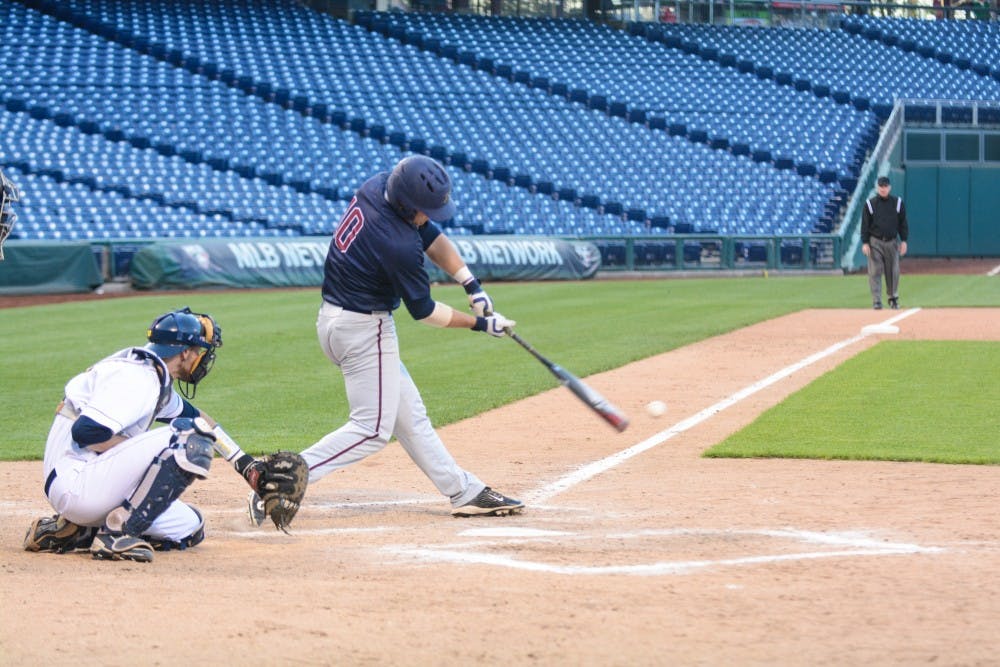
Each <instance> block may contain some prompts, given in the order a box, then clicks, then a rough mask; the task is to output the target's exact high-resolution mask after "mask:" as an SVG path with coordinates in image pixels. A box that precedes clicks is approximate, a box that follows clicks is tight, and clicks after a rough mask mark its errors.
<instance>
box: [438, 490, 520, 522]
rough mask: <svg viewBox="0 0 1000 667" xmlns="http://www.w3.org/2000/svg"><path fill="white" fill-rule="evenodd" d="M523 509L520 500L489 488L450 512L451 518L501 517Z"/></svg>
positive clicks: (517, 512)
mask: <svg viewBox="0 0 1000 667" xmlns="http://www.w3.org/2000/svg"><path fill="white" fill-rule="evenodd" d="M523 509H524V503H522V502H521V501H520V500H514V499H513V498H508V497H507V496H505V495H503V494H502V493H500V492H498V491H494V490H493V489H491V488H490V487H488V486H487V487H486V488H485V489H483V490H482V491H480V492H479V495H478V496H476V497H475V498H473V499H472V500H470V501H469V502H467V503H466V504H464V505H462V506H461V507H456V508H455V509H453V510H452V511H451V513H452V516H503V515H505V514H519V513H520V512H521V510H523Z"/></svg>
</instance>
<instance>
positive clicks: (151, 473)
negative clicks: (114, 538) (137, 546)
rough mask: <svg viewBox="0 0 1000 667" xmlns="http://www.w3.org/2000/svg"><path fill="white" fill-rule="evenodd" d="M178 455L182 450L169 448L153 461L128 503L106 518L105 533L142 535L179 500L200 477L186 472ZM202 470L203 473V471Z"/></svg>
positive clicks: (186, 461)
mask: <svg viewBox="0 0 1000 667" xmlns="http://www.w3.org/2000/svg"><path fill="white" fill-rule="evenodd" d="M180 451H182V450H181V449H178V448H175V447H174V446H170V447H167V448H166V449H164V450H163V451H161V452H160V453H159V454H157V455H156V457H154V458H153V462H152V463H150V464H149V468H147V469H146V474H145V475H143V478H142V480H140V482H139V486H137V487H136V489H135V491H133V492H132V495H131V496H130V497H129V499H128V500H126V501H125V502H124V503H122V505H121V507H118V508H116V509H114V510H113V511H112V512H111V514H109V515H108V518H107V519H106V520H105V523H106V525H107V527H108V528H109V529H111V530H122V531H124V532H126V533H128V534H129V535H142V534H143V533H145V532H146V531H147V530H148V529H149V527H150V526H151V525H152V524H153V521H155V520H156V517H158V516H160V515H161V514H163V512H164V511H165V510H166V509H167V508H168V507H170V504H171V503H172V502H174V501H175V500H177V499H178V498H180V496H181V494H182V493H184V490H185V489H187V488H188V487H189V486H191V484H192V482H194V480H195V479H196V477H199V476H201V475H199V474H198V473H194V472H189V471H188V470H186V469H185V467H183V466H182V465H181V462H182V461H183V462H184V463H185V465H190V461H189V460H188V459H187V458H185V457H184V456H182V455H178V452H180ZM205 470H206V472H207V467H206V468H205Z"/></svg>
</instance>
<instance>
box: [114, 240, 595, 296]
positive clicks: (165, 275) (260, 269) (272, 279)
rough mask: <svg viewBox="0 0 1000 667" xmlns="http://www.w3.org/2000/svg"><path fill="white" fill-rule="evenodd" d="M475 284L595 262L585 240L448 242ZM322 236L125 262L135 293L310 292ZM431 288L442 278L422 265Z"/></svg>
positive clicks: (184, 244) (323, 246) (554, 273)
mask: <svg viewBox="0 0 1000 667" xmlns="http://www.w3.org/2000/svg"><path fill="white" fill-rule="evenodd" d="M452 242H453V243H454V244H455V245H456V246H457V247H458V249H459V252H460V253H461V254H462V256H463V258H464V259H465V260H466V262H467V263H468V265H469V268H470V269H471V270H472V272H473V273H474V274H475V275H476V276H478V277H479V278H480V279H481V280H580V279H584V278H592V277H593V276H594V274H595V273H597V269H598V268H599V267H600V263H601V255H600V252H599V250H598V248H597V246H596V245H595V244H593V243H591V242H589V241H567V240H563V239H549V238H540V237H531V238H523V237H515V236H490V237H476V238H452ZM329 245H330V237H302V238H297V239H282V240H276V239H270V238H245V239H201V240H198V241H187V240H185V241H171V242H163V243H156V244H153V245H149V246H146V247H144V248H142V249H140V250H139V251H138V252H137V253H136V254H135V256H134V257H133V258H132V264H131V268H130V276H131V279H132V284H133V286H135V287H136V288H138V289H195V288H200V287H310V286H318V285H320V284H321V283H322V282H323V262H324V260H325V259H326V252H327V248H328V246H329ZM426 266H427V268H428V275H429V276H430V278H431V280H432V281H435V282H444V281H445V280H448V279H449V278H448V277H447V276H446V275H444V273H443V272H442V271H440V270H439V269H438V268H437V267H435V266H434V265H433V264H432V263H431V262H430V261H429V260H428V261H427V262H426Z"/></svg>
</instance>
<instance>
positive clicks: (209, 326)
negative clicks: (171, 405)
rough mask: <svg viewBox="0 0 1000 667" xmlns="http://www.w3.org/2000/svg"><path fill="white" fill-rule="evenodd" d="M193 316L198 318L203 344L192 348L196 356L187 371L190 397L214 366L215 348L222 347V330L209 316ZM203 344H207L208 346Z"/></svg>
mask: <svg viewBox="0 0 1000 667" xmlns="http://www.w3.org/2000/svg"><path fill="white" fill-rule="evenodd" d="M194 316H195V317H197V318H198V321H199V323H200V324H201V332H202V341H203V342H200V343H199V344H198V346H197V347H196V348H194V349H196V350H197V351H198V354H197V355H196V356H195V358H194V361H192V362H191V365H190V366H189V370H188V374H189V376H190V379H189V380H188V382H189V383H190V384H191V387H192V391H191V397H193V396H194V387H195V385H197V384H198V383H199V382H201V381H202V380H203V379H204V378H205V376H206V375H208V372H209V371H210V370H212V366H214V365H215V348H217V347H220V346H221V345H222V329H221V328H220V327H219V325H217V324H216V323H215V320H213V319H212V318H211V316H209V315H203V314H199V313H194ZM204 343H208V345H205V344H204ZM189 398H190V397H189Z"/></svg>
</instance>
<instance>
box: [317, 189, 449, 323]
mask: <svg viewBox="0 0 1000 667" xmlns="http://www.w3.org/2000/svg"><path fill="white" fill-rule="evenodd" d="M388 178H389V174H388V173H387V172H383V173H380V174H376V175H375V176H373V177H372V178H370V179H368V180H367V181H365V182H364V183H363V184H362V185H361V187H360V188H358V190H357V192H355V194H354V199H352V200H351V203H350V205H349V206H348V207H347V211H346V212H345V213H344V216H343V217H342V218H341V219H340V223H339V224H338V225H337V229H336V230H335V231H334V233H333V239H332V240H331V241H330V249H329V250H328V251H327V253H326V262H325V264H324V266H323V299H324V300H325V301H327V302H328V303H332V304H334V305H335V306H341V307H342V308H345V309H347V310H353V311H357V312H370V311H375V310H395V309H396V308H398V307H399V303H400V300H401V299H402V301H403V303H405V304H406V309H407V310H408V311H409V312H410V315H411V316H412V317H413V318H414V319H417V320H420V319H423V318H425V317H427V316H428V315H430V314H431V312H432V311H433V310H434V300H433V299H432V298H431V288H430V281H429V280H428V278H427V271H426V270H425V269H424V250H425V249H426V248H427V247H428V246H429V245H430V244H431V243H432V242H433V241H434V239H436V238H437V237H438V235H440V234H441V229H440V228H439V227H438V226H437V225H435V224H434V223H433V222H427V223H426V224H424V225H422V226H421V228H420V229H419V230H418V229H417V228H416V227H414V226H413V224H412V223H410V222H407V221H406V220H403V218H401V217H400V216H399V215H398V214H397V213H396V211H395V210H394V209H393V208H392V207H391V206H390V205H389V203H388V202H387V201H386V200H385V184H386V180H387V179H388Z"/></svg>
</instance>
